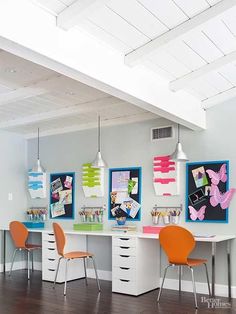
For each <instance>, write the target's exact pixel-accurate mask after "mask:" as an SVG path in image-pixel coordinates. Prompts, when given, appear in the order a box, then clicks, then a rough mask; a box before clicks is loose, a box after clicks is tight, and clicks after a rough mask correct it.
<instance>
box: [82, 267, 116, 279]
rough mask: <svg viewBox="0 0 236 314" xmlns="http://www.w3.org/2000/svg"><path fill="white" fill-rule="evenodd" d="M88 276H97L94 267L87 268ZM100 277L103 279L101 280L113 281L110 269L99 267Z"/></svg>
mask: <svg viewBox="0 0 236 314" xmlns="http://www.w3.org/2000/svg"><path fill="white" fill-rule="evenodd" d="M87 276H88V277H89V278H96V277H95V273H94V269H93V268H88V269H87ZM98 278H99V279H101V280H109V281H111V280H112V273H111V271H108V270H99V269H98Z"/></svg>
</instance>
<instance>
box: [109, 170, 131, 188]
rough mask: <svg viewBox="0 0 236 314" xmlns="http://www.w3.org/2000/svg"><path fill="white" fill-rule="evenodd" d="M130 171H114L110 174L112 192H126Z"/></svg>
mask: <svg viewBox="0 0 236 314" xmlns="http://www.w3.org/2000/svg"><path fill="white" fill-rule="evenodd" d="M129 179H130V171H116V172H113V173H112V191H117V192H118V191H128V181H129Z"/></svg>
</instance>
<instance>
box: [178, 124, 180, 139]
mask: <svg viewBox="0 0 236 314" xmlns="http://www.w3.org/2000/svg"><path fill="white" fill-rule="evenodd" d="M178 143H180V136H179V123H178Z"/></svg>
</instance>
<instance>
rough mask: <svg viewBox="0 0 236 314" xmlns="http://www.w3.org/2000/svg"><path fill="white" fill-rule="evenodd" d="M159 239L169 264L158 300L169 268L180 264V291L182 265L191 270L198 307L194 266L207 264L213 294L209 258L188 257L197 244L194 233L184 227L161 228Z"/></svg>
mask: <svg viewBox="0 0 236 314" xmlns="http://www.w3.org/2000/svg"><path fill="white" fill-rule="evenodd" d="M159 240H160V244H161V247H162V248H163V250H164V251H165V253H166V255H167V257H168V261H169V265H167V267H166V268H165V271H164V277H163V281H162V284H161V288H160V290H159V294H158V298H157V302H159V301H160V297H161V293H162V288H163V285H164V281H165V277H166V273H167V270H168V268H169V267H171V266H179V291H181V267H182V266H187V267H188V268H189V269H190V270H191V275H192V283H193V293H194V300H195V307H196V308H198V305H197V294H196V285H195V280H194V274H193V267H195V266H201V265H204V266H205V270H206V277H207V285H208V290H209V295H211V291H210V284H209V276H208V271H207V264H206V263H207V260H206V259H195V258H188V256H189V254H190V253H191V252H192V251H193V249H194V247H195V244H196V243H195V239H194V237H193V235H192V233H191V232H189V231H188V230H187V229H185V228H183V227H179V226H167V227H165V228H163V229H162V230H161V232H160V234H159Z"/></svg>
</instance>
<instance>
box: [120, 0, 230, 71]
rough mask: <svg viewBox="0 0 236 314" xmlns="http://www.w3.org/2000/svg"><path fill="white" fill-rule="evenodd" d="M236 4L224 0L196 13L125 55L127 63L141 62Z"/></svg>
mask: <svg viewBox="0 0 236 314" xmlns="http://www.w3.org/2000/svg"><path fill="white" fill-rule="evenodd" d="M235 5H236V3H235V1H234V0H222V1H220V2H218V3H217V4H215V5H214V6H212V7H210V8H209V9H207V10H205V11H203V12H202V13H199V14H198V15H195V16H194V17H193V18H191V19H189V20H187V21H186V22H184V23H182V24H180V25H178V26H176V27H175V28H174V29H172V30H170V31H168V32H166V33H164V34H163V35H161V36H159V37H157V38H155V39H153V40H151V41H149V42H148V43H147V44H144V45H143V46H141V47H139V48H137V49H135V50H134V51H132V52H129V53H128V54H127V55H126V56H125V63H126V64H128V65H131V66H133V65H135V64H137V63H139V62H140V60H141V59H142V58H145V57H146V56H147V55H148V54H150V53H151V52H153V50H155V49H158V48H160V47H163V46H165V45H167V44H169V43H170V42H171V41H172V40H176V39H177V38H179V37H181V36H183V35H184V34H186V33H188V32H189V31H191V30H193V29H195V28H197V27H199V26H200V25H202V24H203V23H206V22H208V21H209V20H211V19H213V18H214V17H216V16H218V15H220V14H222V13H224V12H225V11H226V10H228V9H230V8H232V7H234V6H235Z"/></svg>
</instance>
